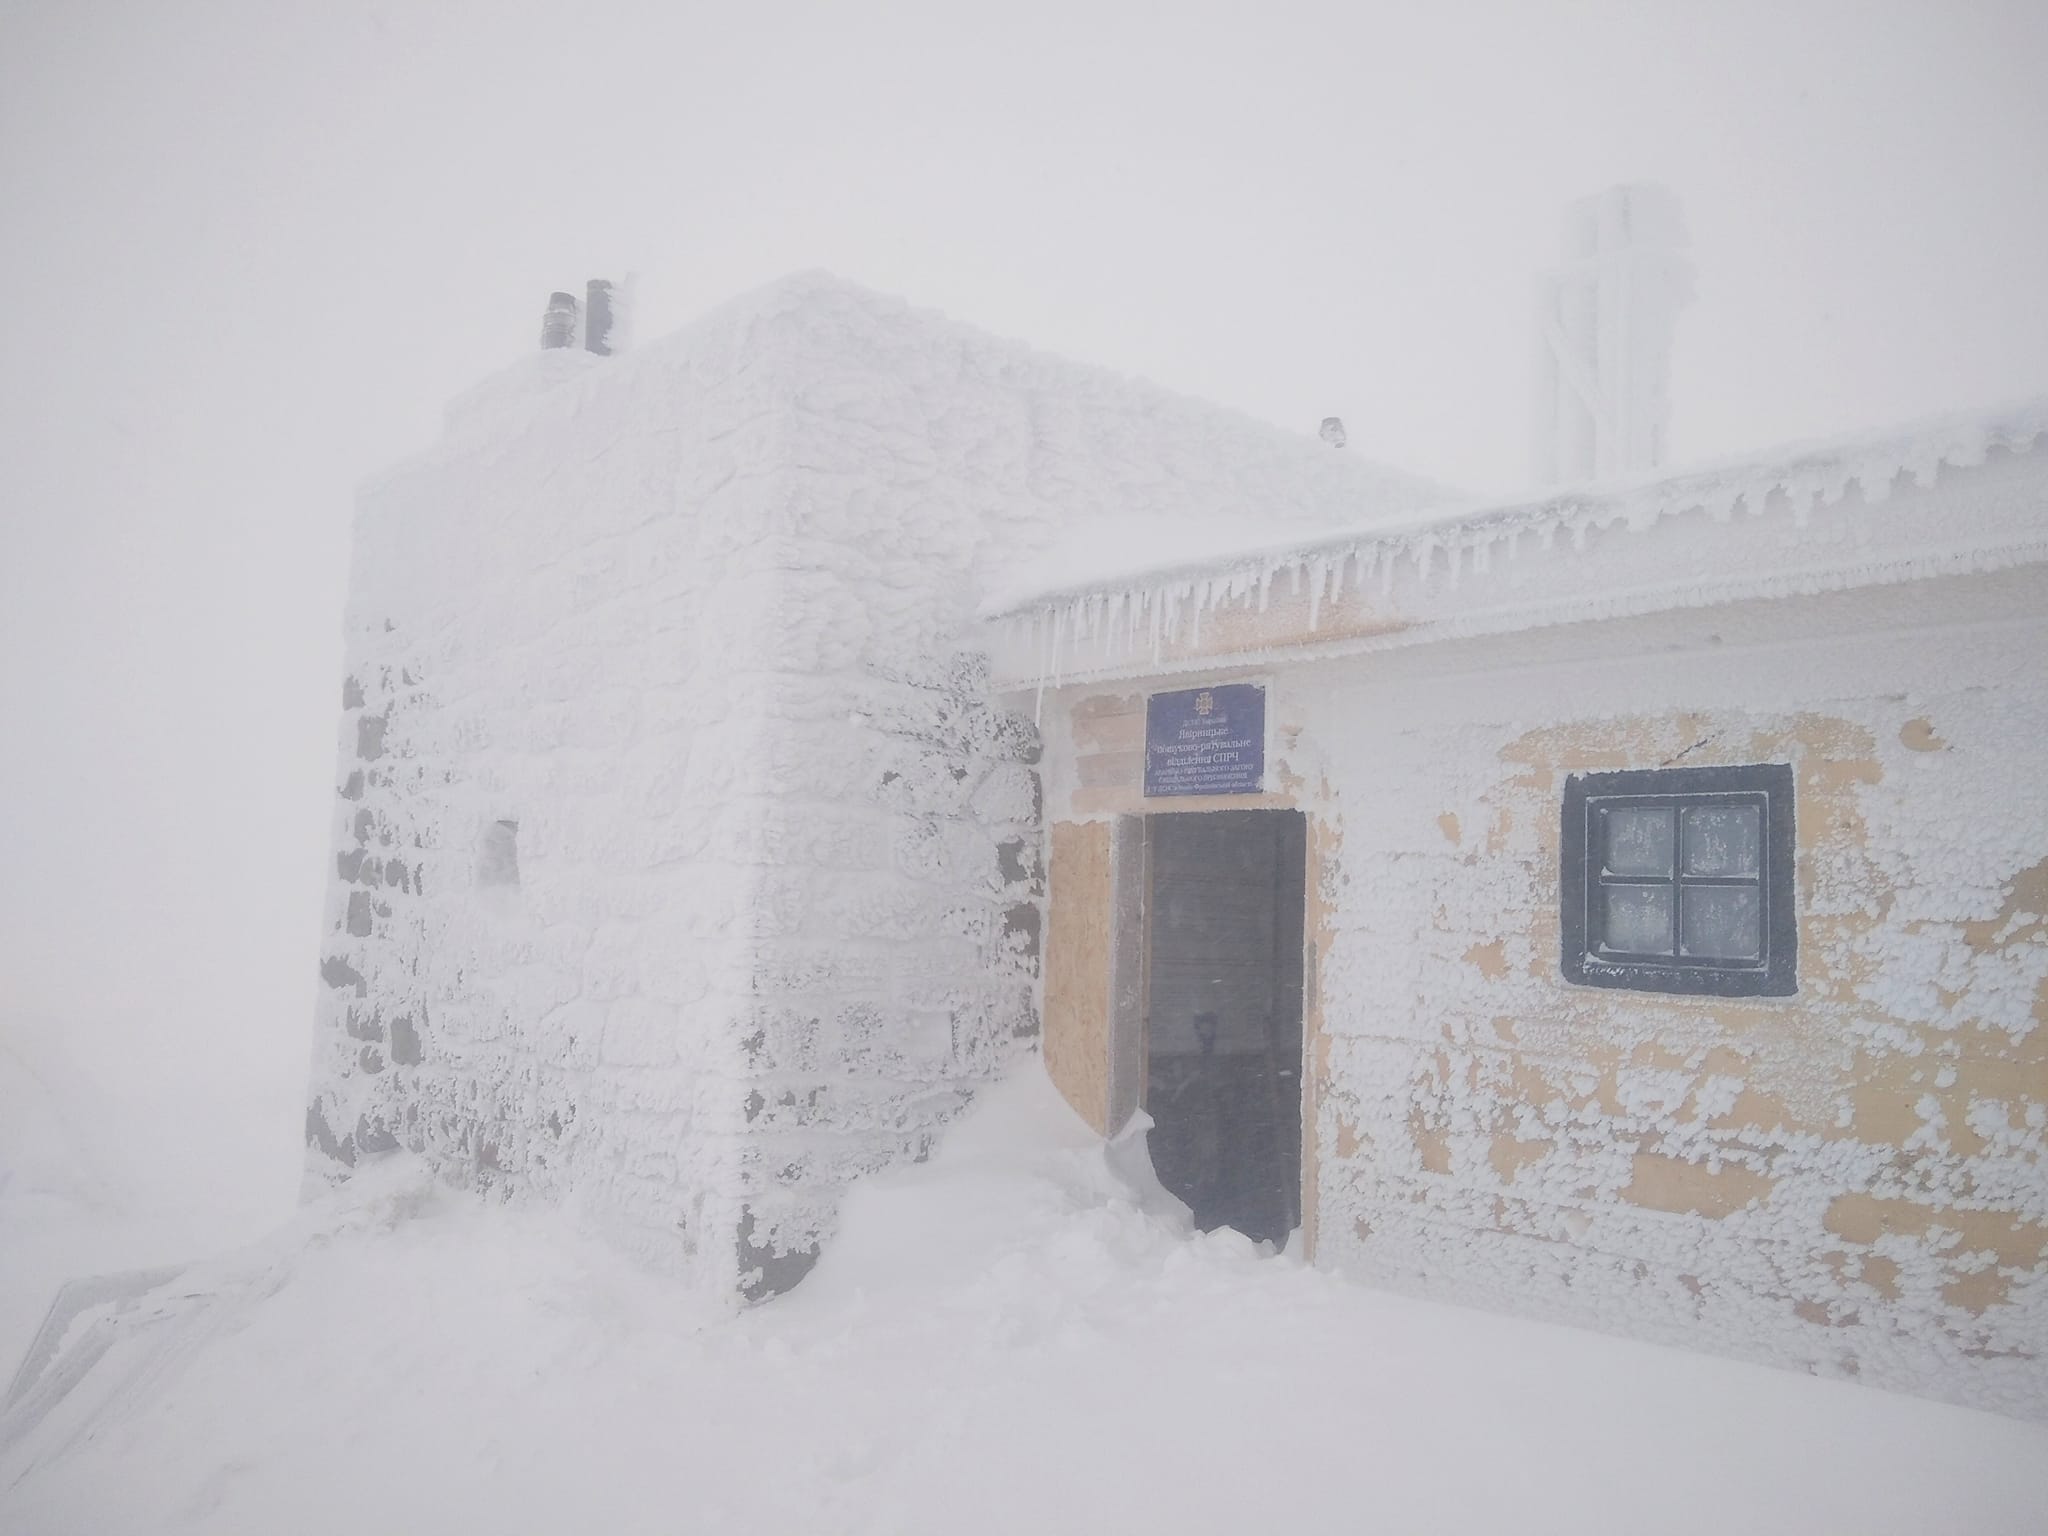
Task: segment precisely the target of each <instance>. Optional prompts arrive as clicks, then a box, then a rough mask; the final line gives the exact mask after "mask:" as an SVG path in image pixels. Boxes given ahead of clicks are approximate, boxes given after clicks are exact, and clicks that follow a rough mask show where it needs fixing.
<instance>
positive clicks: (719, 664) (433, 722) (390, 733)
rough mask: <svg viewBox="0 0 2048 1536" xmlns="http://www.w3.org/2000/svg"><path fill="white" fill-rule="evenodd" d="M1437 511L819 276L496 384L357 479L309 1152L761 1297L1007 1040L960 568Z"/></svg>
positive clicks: (1007, 936) (1022, 838) (1008, 719)
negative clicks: (423, 439)
mask: <svg viewBox="0 0 2048 1536" xmlns="http://www.w3.org/2000/svg"><path fill="white" fill-rule="evenodd" d="M572 302H573V301H572V300H571V299H570V297H569V296H568V295H560V296H558V304H557V307H558V308H559V307H561V306H564V305H567V304H569V303H572ZM557 329H560V330H562V331H563V332H564V333H565V334H566V333H567V331H568V330H569V329H570V327H569V325H568V324H567V323H566V322H565V323H563V324H562V325H560V326H558V327H557ZM1429 495H1430V492H1429V490H1428V488H1426V487H1424V486H1423V485H1422V484H1421V483H1420V482H1418V481H1414V480H1410V479H1408V478H1406V477H1403V476H1399V475H1395V474H1392V473H1390V472H1383V471H1378V470H1375V469H1373V468H1372V467H1370V466H1369V465H1367V464H1365V463H1362V462H1360V461H1359V460H1357V459H1355V458H1352V457H1348V456H1346V455H1342V454H1336V453H1332V452H1330V451H1329V450H1328V449H1326V448H1324V447H1323V446H1322V445H1321V444H1320V443H1316V442H1313V441H1308V440H1299V439H1296V438H1294V437H1292V436H1290V435H1288V434H1285V433H1281V432H1278V431H1275V430H1274V429H1272V428H1270V427H1268V426H1265V425H1263V424H1261V423H1258V422H1256V421H1253V420H1251V419H1249V418H1246V417H1242V416H1237V415H1234V414H1231V413H1229V412H1225V411H1221V410H1217V409H1215V408H1213V407H1209V406H1205V405H1201V404H1198V403H1196V402H1192V401H1188V400H1185V399H1181V398H1177V397H1175V396H1172V395H1170V394H1168V393H1166V392H1165V391H1162V390H1159V389H1156V388H1153V387H1150V386H1146V385H1140V384H1135V383H1132V382H1130V381H1128V380H1124V379H1120V378H1117V377H1115V376H1113V375H1110V374H1107V373H1104V372H1102V371H1100V370H1096V369H1090V368H1085V367H1082V366H1079V365H1077V364H1073V363H1069V362H1066V361H1063V360H1061V359H1058V358H1052V357H1047V356H1044V355H1041V354H1037V353H1033V352H1031V351H1028V350H1027V349H1025V348H1022V347H1019V346H1016V345H1014V344H1011V343H1006V342H1001V341H997V340H995V339H993V338H990V337H987V336H983V335H981V334H979V333H976V332H973V331H971V330H968V329H966V328H964V327H960V326H956V325H952V324H950V323H948V322H946V321H944V320H941V319H939V318H937V317H934V316H931V315H927V314H921V313H918V312H915V311H913V310H911V309H909V308H907V307H906V306H904V305H903V304H901V303H898V302H895V301H891V300H887V299H883V298H881V297H878V296H876V295H873V294H870V293H867V292H864V291H862V290H859V289H857V288H854V287H851V286H849V285H846V284H843V283H840V282H837V281H835V280H832V279H828V278H822V277H802V278H796V279H792V280H789V281H786V282H783V283H780V284H777V285H775V286H773V287H771V288H769V289H767V290H765V291H763V292H761V293H758V294H755V295H753V296H751V297H749V298H745V299H742V300H740V301H738V302H736V303H734V304H732V305H730V306H728V307H726V308H724V309H721V310H719V311H718V312H716V313H714V314H712V315H710V316H708V317H707V318H706V319H704V320H703V321H701V322H700V323H698V324H696V325H694V326H692V327H690V328H689V329H687V330H685V331H684V332H682V333H680V334H678V335H676V336H672V337H670V338H668V339H666V340H663V341H660V342H657V343H655V344H653V345H651V346H647V347H644V348H641V349H638V350H633V351H628V352H625V353H623V354H622V355H619V356H616V357H599V356H596V355H594V354H592V353H590V352H587V351H582V350H578V349H576V348H573V347H566V348H556V349H553V350H548V351H544V352H541V353H539V354H537V355H535V356H533V357H531V358H529V359H527V360H526V361H525V362H524V363H522V364H521V365H520V366H518V367H516V368H514V369H513V370H511V371H510V372H509V373H508V374H506V375H504V376H502V377H500V378H497V379H494V380H492V381H490V382H489V383H487V384H486V385H484V386H483V387H481V388H479V389H478V390H476V391H474V392H473V393H472V394H471V395H470V396H468V397H466V398H465V399H463V400H461V401H458V402H457V403H456V404H455V406H454V407H452V408H451V410H450V413H449V419H448V422H447V425H446V430H445V433H444V435H443V437H442V440H441V441H440V443H439V444H438V445H437V446H436V447H435V448H433V449H432V451H430V452H429V453H427V454H426V455H425V456H424V457H422V458H420V459H418V460H416V461H414V462H411V463H408V464H406V465H403V466H402V467H400V468H398V469H397V470H395V471H393V472H392V473H390V474H388V475H386V476H384V477H383V478H382V479H380V480H378V481H376V482H374V483H372V484H371V485H369V486H368V487H366V488H365V490H364V491H363V493H362V495H361V498H360V506H359V511H358V516H357V523H356V530H355V548H354V559H353V568H352V573H351V579H350V594H349V605H348V617H347V674H348V675H347V679H346V681H345V683H344V685H343V691H342V704H343V718H342V727H341V770H340V776H339V783H338V787H339V799H338V801H337V813H336V818H335V824H334V859H335V865H334V868H335V881H334V884H333V888H332V895H331V899H330V901H329V904H328V915H329V924H328V927H329V933H328V936H327V940H326V944H325V950H324V953H323V957H322V963H321V974H322V978H323V981H324V983H325V985H324V986H323V987H322V1002H321V1005H320V1011H319V1023H318V1029H317V1035H316V1042H315V1059H314V1067H313V1074H312V1092H311V1101H310V1104H309V1107H308V1112H307V1137H308V1141H309V1143H310V1144H311V1147H312V1162H313V1167H314V1170H315V1173H316V1175H318V1176H321V1177H326V1176H331V1175H333V1174H334V1173H336V1172H337V1171H339V1170H342V1169H346V1168H347V1167H349V1166H351V1165H352V1164H353V1163H354V1162H355V1161H356V1160H357V1159H358V1158H359V1157H361V1156H362V1155H364V1154H374V1153H376V1152H378V1151H380V1150H386V1149H390V1148H393V1147H397V1146H400V1145H403V1146H406V1147H410V1148H412V1149H413V1150H415V1151H417V1152H420V1153H422V1154H424V1155H425V1156H426V1157H428V1158H429V1159H431V1160H432V1161H433V1162H434V1163H435V1164H436V1165H437V1166H438V1167H439V1168H440V1169H441V1170H442V1171H443V1173H444V1174H445V1176H447V1177H448V1178H450V1179H451V1180H453V1181H456V1182H458V1183H463V1184H468V1185H474V1186H478V1187H485V1188H491V1189H496V1190H502V1191H505V1192H508V1193H515V1194H530V1195H534V1196H539V1197H543V1198H547V1199H557V1200H563V1201H569V1202H574V1203H575V1204H576V1205H577V1206H578V1207H580V1208H581V1209H582V1211H583V1212H584V1213H585V1214H586V1216H587V1217H588V1219H589V1220H590V1222H591V1223H592V1224H593V1225H594V1226H596V1227H598V1228H600V1229H601V1230H603V1231H604V1232H606V1233H607V1234H609V1235H610V1236H611V1237H613V1238H614V1239H615V1240H616V1241H617V1242H619V1243H620V1244H621V1245H623V1246H625V1247H627V1248H628V1249H629V1250H631V1251H633V1252H634V1253H636V1254H638V1255H640V1256H642V1257H644V1258H646V1259H647V1260H649V1261H650V1262H652V1263H655V1264H657V1265H660V1266H662V1267H664V1268H666V1269H669V1270H671V1271H674V1272H677V1273H681V1274H684V1275H687V1276H688V1277H690V1278H691V1279H692V1280H694V1281H695V1282H697V1283H699V1284H701V1285H703V1286H705V1287H707V1288H711V1289H715V1290H724V1291H727V1292H734V1293H744V1294H747V1295H761V1294H765V1293H768V1292H772V1291H775V1290H778V1289H781V1288H783V1287H785V1286H787V1285H789V1284H791V1283H793V1282H794V1281H795V1279H796V1278H797V1277H799V1276H800V1275H801V1274H802V1273H803V1271H804V1270H805V1268H807V1267H808V1265H809V1263H810V1262H811V1260H812V1258H813V1257H814V1256H815V1254H816V1252H817V1244H818V1242H819V1240H820V1238H821V1236H822V1235H823V1234H825V1233H827V1232H829V1230H830V1228H831V1223H832V1218H833V1211H834V1208H835V1205H836V1200H837V1195H838V1192H839V1191H840V1190H841V1189H842V1188H843V1187H844V1186H845V1184H846V1183H847V1181H848V1180H850V1179H852V1178H854V1177H856V1176H858V1175H859V1174H861V1173H863V1172H866V1171H869V1170H872V1169H876V1168H880V1167H884V1166H886V1165H888V1164H890V1163H892V1162H895V1161H898V1160H900V1159H904V1158H915V1157H920V1156H922V1155H923V1154H924V1152H925V1150H926V1149H927V1148H928V1147H929V1146H930V1144H931V1140H932V1137H933V1135H934V1134H935V1133H936V1131H937V1130H938V1128H939V1127H940V1126H941V1125H943V1124H944V1123H945V1121H946V1120H947V1118H948V1117H949V1116H951V1115H952V1114H953V1113H954V1112H955V1111H956V1110H957V1109H958V1108H959V1107H960V1106H961V1105H963V1104H964V1103H965V1102H966V1101H967V1099H968V1097H969V1096H970V1095H971V1093H972V1092H973V1090H974V1088H975V1087H976V1086H977V1085H979V1084H981V1083H984V1082H986V1081H988V1080H989V1079H990V1077H991V1076H992V1075H994V1074H997V1073H999V1072H1001V1071H1002V1070H1003V1068H1004V1066H1005V1065H1006V1064H1007V1063H1008V1062H1010V1061H1011V1060H1012V1059H1014V1058H1016V1057H1017V1056H1019V1055H1020V1054H1023V1053H1026V1052H1029V1051H1031V1050H1032V1049H1034V1048H1035V1043H1036V1039H1037V1035H1038V1031H1039V1023H1038V1010H1037V1004H1036V987H1037V982H1036V974H1037V969H1038V965H1037V961H1038V946H1039V937H1040V933H1041V926H1042V916H1041V914H1042V906H1043V892H1044V881H1043V873H1042V866H1041V862H1040V858H1041V854H1040V840H1041V838H1040V787H1039V771H1038V757H1039V745H1038V737H1037V732H1036V730H1035V729H1034V726H1033V723H1032V720H1031V717H1030V713H1029V704H1028V702H1026V703H1025V704H1024V705H1023V706H1022V707H1021V709H1020V708H1019V706H1017V705H1016V704H1014V703H1006V702H1005V701H1003V700H1002V699H1000V698H998V697H997V696H996V694H995V693H994V691H993V690H992V688H991V686H990V681H989V672H988V659H987V656H986V653H985V647H984V646H983V645H982V643H981V641H980V639H979V637H978V636H977V635H976V633H975V632H974V622H973V621H974V616H975V605H976V603H977V601H978V600H979V597H980V595H981V594H982V593H983V592H984V591H986V590H988V589H989V588H990V587H991V586H992V585H993V584H994V583H995V582H997V581H998V580H1000V579H1001V578H1002V577H1003V576H1004V575H1005V574H1006V573H1008V572H1011V571H1013V570H1014V569H1015V568H1016V567H1017V566H1018V564H1019V562H1022V561H1025V560H1027V559H1030V558H1032V557H1033V556H1034V555H1036V554H1038V553H1040V552H1041V551H1042V550H1043V549H1044V548H1045V547H1046V546H1047V545H1048V544H1049V543H1050V542H1052V541H1053V540H1054V539H1056V538H1057V537H1058V536H1059V534H1060V532H1061V530H1062V529H1072V528H1077V527H1083V526H1086V525H1089V524H1092V523H1099V522H1106V521H1108V520H1110V519H1112V518H1118V519H1127V518H1130V517H1132V516H1142V515H1147V514H1149V515H1152V516H1155V517H1157V518H1158V519H1160V520H1161V521H1162V523H1164V522H1166V521H1167V520H1170V519H1173V518H1181V517H1184V518H1186V519H1188V520H1189V522H1190V523H1191V524H1192V523H1197V522H1206V523H1208V524H1210V525H1221V524H1224V523H1226V522H1227V520H1228V519H1229V518H1231V517H1232V516H1234V515H1237V514H1240V513H1242V512H1244V511H1245V510H1246V509H1250V508H1255V507H1265V508H1267V509H1268V514H1269V515H1268V521H1269V523H1273V524H1278V525H1279V526H1282V527H1285V526H1286V525H1287V524H1288V523H1289V522H1290V521H1291V522H1293V523H1294V524H1296V525H1297V526H1298V527H1307V526H1311V525H1319V524H1320V525H1333V524H1336V523H1339V522H1341V521H1343V520H1344V519H1346V518H1350V517H1355V516H1357V515H1358V513H1359V512H1360V510H1361V509H1364V510H1374V509H1378V510H1384V511H1388V512H1394V511H1398V510H1402V509H1405V508H1408V507H1411V506H1413V505H1416V504H1417V503H1419V502H1421V501H1424V500H1427V499H1428V498H1429Z"/></svg>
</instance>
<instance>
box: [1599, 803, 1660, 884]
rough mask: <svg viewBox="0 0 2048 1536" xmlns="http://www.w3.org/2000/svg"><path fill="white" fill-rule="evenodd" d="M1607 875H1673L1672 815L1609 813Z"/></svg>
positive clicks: (1619, 810) (1625, 811) (1636, 812)
mask: <svg viewBox="0 0 2048 1536" xmlns="http://www.w3.org/2000/svg"><path fill="white" fill-rule="evenodd" d="M1607 873H1608V874H1610V875H1658V876H1661V877H1664V878H1666V879H1668V878H1669V877H1670V875H1671V812H1670V811H1669V810H1668V809H1666V810H1654V811H1652V810H1624V809H1622V808H1620V807H1616V808H1614V809H1612V810H1610V811H1608V813H1607Z"/></svg>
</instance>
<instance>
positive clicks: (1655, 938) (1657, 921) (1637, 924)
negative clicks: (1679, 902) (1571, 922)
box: [1601, 813, 1671, 955]
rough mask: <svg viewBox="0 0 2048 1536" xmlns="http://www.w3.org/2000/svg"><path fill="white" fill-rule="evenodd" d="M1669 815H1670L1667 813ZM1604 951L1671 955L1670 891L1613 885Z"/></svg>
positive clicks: (1609, 893) (1608, 896)
mask: <svg viewBox="0 0 2048 1536" xmlns="http://www.w3.org/2000/svg"><path fill="white" fill-rule="evenodd" d="M1667 815H1668V813H1667ZM1604 894H1605V896H1606V900H1607V922H1606V926H1605V929H1604V938H1603V941H1602V945H1601V947H1602V948H1604V949H1608V950H1613V951H1616V952H1618V953H1621V954H1630V955H1668V954H1670V953H1671V887H1670V886H1668V885H1610V886H1608V887H1607V888H1606V891H1605V893H1604Z"/></svg>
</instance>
